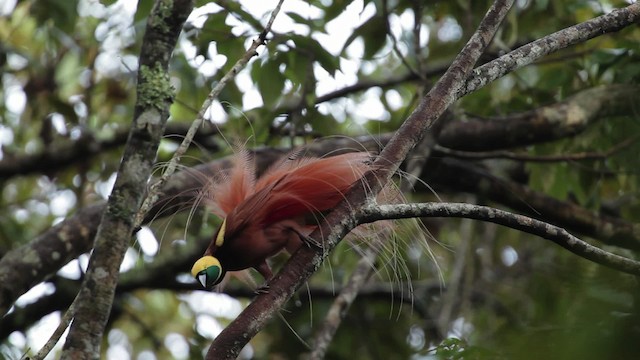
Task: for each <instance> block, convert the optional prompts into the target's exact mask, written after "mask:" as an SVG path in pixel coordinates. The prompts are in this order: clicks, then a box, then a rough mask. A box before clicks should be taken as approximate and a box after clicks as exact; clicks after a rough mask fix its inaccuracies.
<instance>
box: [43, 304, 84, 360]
mask: <svg viewBox="0 0 640 360" xmlns="http://www.w3.org/2000/svg"><path fill="white" fill-rule="evenodd" d="M78 294H80V293H79V292H78ZM77 298H78V295H76V297H75V299H74V300H73V302H71V305H69V308H68V309H67V311H66V312H65V313H64V315H63V316H62V319H60V324H58V327H57V328H56V329H55V330H54V331H53V334H51V336H50V337H49V340H47V342H46V343H45V344H44V346H43V347H42V348H41V349H40V351H38V353H37V354H35V355H34V356H33V357H32V359H33V360H42V359H44V358H45V357H46V356H47V355H48V354H49V353H50V352H51V350H53V348H54V346H56V344H57V343H58V341H59V340H60V337H61V336H62V334H64V332H65V330H67V328H68V327H69V324H70V323H71V320H72V319H73V316H74V315H75V310H76V309H75V308H76V304H77V301H76V299H77Z"/></svg>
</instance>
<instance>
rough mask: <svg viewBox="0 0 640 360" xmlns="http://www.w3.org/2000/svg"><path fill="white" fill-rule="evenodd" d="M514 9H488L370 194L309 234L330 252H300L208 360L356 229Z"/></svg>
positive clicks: (261, 321)
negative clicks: (371, 199)
mask: <svg viewBox="0 0 640 360" xmlns="http://www.w3.org/2000/svg"><path fill="white" fill-rule="evenodd" d="M512 3H513V1H501V0H497V1H496V2H495V3H494V4H493V5H492V7H491V8H490V9H489V11H488V12H487V15H486V16H485V17H484V19H483V20H482V22H481V23H480V26H479V28H478V30H477V31H476V33H475V34H474V35H473V36H472V37H471V39H470V40H469V42H468V43H467V45H465V47H464V48H463V49H462V51H461V52H460V54H459V55H458V57H456V59H455V60H454V62H453V63H452V65H451V67H450V68H449V70H447V72H446V73H445V74H444V75H443V76H442V78H440V80H439V81H438V83H436V85H435V86H434V87H433V88H432V90H431V91H430V92H429V93H428V94H427V95H426V96H425V97H424V98H423V99H422V101H421V103H420V104H419V106H418V108H417V109H416V110H415V111H414V112H413V113H412V114H411V115H410V116H409V118H408V119H407V120H406V121H405V122H404V123H403V125H402V126H401V127H400V129H399V130H398V132H397V133H396V135H395V136H394V137H393V138H392V139H391V141H390V142H389V144H388V145H387V146H386V147H385V148H384V150H383V151H382V153H381V154H380V157H379V158H378V159H377V160H376V162H375V163H374V166H375V167H376V170H375V171H373V172H370V173H368V174H366V175H365V178H364V182H365V184H366V187H367V189H368V191H364V189H363V188H360V187H358V188H355V189H354V190H353V191H351V192H350V193H349V194H348V195H347V199H346V200H345V201H343V202H342V204H340V205H339V206H338V207H337V208H336V209H335V210H334V211H333V212H331V214H329V215H328V217H327V220H326V222H324V223H323V224H322V225H321V226H320V227H319V229H317V230H316V231H314V233H313V234H311V237H313V238H321V235H322V234H328V236H327V237H325V238H324V244H325V250H328V251H319V250H317V249H309V248H304V247H303V248H302V249H300V250H298V251H297V252H296V253H295V254H294V255H293V256H292V257H291V258H290V259H289V261H288V262H287V264H286V265H285V266H284V268H283V269H282V270H281V271H280V272H279V273H278V274H277V275H276V276H275V277H274V278H273V280H271V281H270V283H269V285H270V289H271V290H270V292H269V293H268V294H263V295H261V296H258V297H257V298H256V300H254V301H253V302H252V303H251V304H249V306H248V307H247V308H246V309H245V310H244V311H243V312H242V313H241V314H240V315H239V316H238V318H237V319H236V320H235V321H233V322H232V323H231V324H230V325H229V326H227V328H225V329H224V330H223V331H222V333H221V334H220V335H219V336H218V337H217V338H216V339H215V340H214V342H213V343H212V345H211V347H210V348H209V351H208V353H207V357H206V358H207V359H233V358H235V357H236V356H237V355H238V354H239V352H240V350H241V349H242V347H244V345H245V344H246V343H247V342H248V341H249V340H250V339H251V338H253V336H255V335H256V334H257V333H258V332H259V331H260V330H261V329H262V328H263V327H264V326H265V325H266V323H267V321H268V320H269V319H270V318H271V317H272V316H273V315H274V314H275V313H276V312H277V311H278V309H279V308H280V307H282V305H284V303H285V302H286V301H287V300H288V299H289V298H290V297H291V296H292V295H293V293H294V292H295V290H296V289H297V288H298V287H300V286H301V285H302V284H303V283H304V282H305V281H306V280H307V279H308V278H309V277H310V276H311V275H312V274H313V273H314V272H315V271H316V270H317V269H318V268H319V266H320V263H321V262H322V260H323V259H324V257H325V256H327V255H328V253H329V252H330V251H331V250H332V249H333V247H335V246H336V244H337V243H338V242H339V241H340V239H341V238H342V237H344V235H346V233H347V232H348V231H349V230H350V229H352V228H353V227H354V226H355V218H354V214H353V210H351V207H356V208H357V207H359V206H362V205H363V204H364V203H366V201H367V196H368V195H374V196H375V194H377V193H378V192H379V191H380V189H381V188H382V187H383V186H384V185H385V184H386V182H387V181H388V179H389V178H390V177H391V176H392V175H393V173H395V171H396V170H397V169H398V167H399V165H400V163H401V162H402V161H403V160H404V158H405V157H406V155H407V154H408V153H409V151H410V150H411V148H413V146H415V145H416V144H417V143H418V142H419V141H420V139H421V138H422V136H424V133H425V132H426V130H427V129H428V128H429V127H430V126H431V125H432V124H433V123H434V122H435V121H436V120H437V119H438V118H439V117H440V116H441V115H442V114H443V113H444V111H445V110H446V109H447V108H448V107H449V105H451V104H452V103H453V102H454V101H455V100H456V99H457V97H456V93H457V92H458V90H459V89H460V88H461V87H462V84H463V82H464V80H465V79H466V78H467V76H468V74H469V73H470V72H471V69H472V68H473V65H474V64H475V63H476V61H477V59H478V58H479V57H480V55H481V54H482V52H483V51H484V49H485V48H486V46H487V45H488V44H489V42H490V41H491V39H492V38H493V35H494V34H495V32H496V30H497V29H498V26H499V24H500V23H501V21H502V19H503V18H504V16H505V15H506V13H507V11H508V10H509V8H510V7H511V5H512Z"/></svg>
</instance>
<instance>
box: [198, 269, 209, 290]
mask: <svg viewBox="0 0 640 360" xmlns="http://www.w3.org/2000/svg"><path fill="white" fill-rule="evenodd" d="M197 279H198V282H200V284H202V287H203V288H206V287H207V273H206V272H205V271H202V272H200V274H198V277H197Z"/></svg>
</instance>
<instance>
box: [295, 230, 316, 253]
mask: <svg viewBox="0 0 640 360" xmlns="http://www.w3.org/2000/svg"><path fill="white" fill-rule="evenodd" d="M291 231H293V232H294V233H296V235H298V237H299V238H300V240H301V241H302V242H303V243H304V244H305V245H307V247H309V248H311V247H313V248H316V249H320V250H322V249H323V246H322V244H321V243H319V242H317V241H316V240H315V239H314V238H312V237H311V236H309V235H305V234H303V233H301V232H300V231H298V229H295V228H291Z"/></svg>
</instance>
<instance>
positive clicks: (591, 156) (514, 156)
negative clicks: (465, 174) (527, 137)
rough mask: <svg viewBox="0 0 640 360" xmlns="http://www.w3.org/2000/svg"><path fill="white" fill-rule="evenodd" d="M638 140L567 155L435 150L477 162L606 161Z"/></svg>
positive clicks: (436, 148) (627, 140)
mask: <svg viewBox="0 0 640 360" xmlns="http://www.w3.org/2000/svg"><path fill="white" fill-rule="evenodd" d="M638 139H640V135H636V136H632V137H630V138H628V139H626V140H624V141H623V142H621V143H619V144H618V145H616V146H614V147H612V148H610V149H609V150H607V151H605V152H582V153H575V154H566V155H529V154H518V153H514V152H510V151H484V152H475V151H460V150H453V149H450V148H447V147H444V146H441V145H437V144H436V145H434V147H433V149H434V150H437V151H440V152H441V153H444V154H447V155H451V156H453V157H457V158H463V159H475V160H483V159H509V160H518V161H530V162H559V161H583V160H605V159H607V158H609V157H611V156H612V155H614V154H616V153H618V152H620V151H622V150H624V149H626V148H627V147H629V146H631V145H633V144H634V143H635V142H636V141H638Z"/></svg>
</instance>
